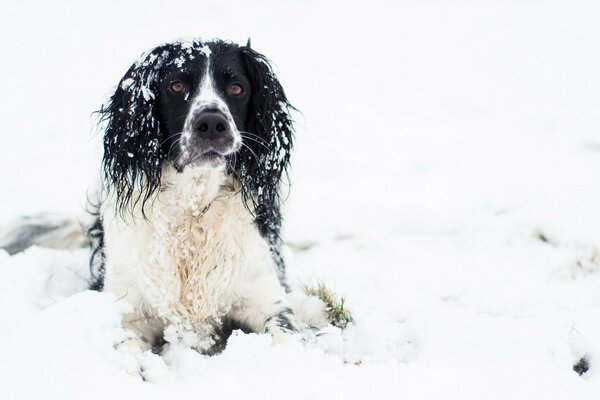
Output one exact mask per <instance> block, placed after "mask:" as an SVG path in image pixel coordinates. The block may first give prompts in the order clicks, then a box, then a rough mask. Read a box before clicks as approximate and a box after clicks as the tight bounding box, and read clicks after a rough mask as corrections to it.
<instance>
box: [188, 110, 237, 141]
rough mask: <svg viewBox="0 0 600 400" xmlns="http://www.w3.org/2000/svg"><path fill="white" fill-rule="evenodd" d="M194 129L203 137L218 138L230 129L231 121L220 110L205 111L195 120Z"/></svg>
mask: <svg viewBox="0 0 600 400" xmlns="http://www.w3.org/2000/svg"><path fill="white" fill-rule="evenodd" d="M194 131H195V132H196V134H197V135H198V136H199V137H201V138H203V139H218V138H221V137H223V136H225V135H226V134H227V132H228V131H229V122H227V118H225V116H224V115H223V114H221V113H219V112H203V113H202V114H200V115H199V116H198V117H197V118H196V120H195V121H194Z"/></svg>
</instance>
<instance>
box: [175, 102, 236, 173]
mask: <svg viewBox="0 0 600 400" xmlns="http://www.w3.org/2000/svg"><path fill="white" fill-rule="evenodd" d="M184 137H185V138H184V140H182V150H183V160H182V161H183V164H184V165H189V164H209V165H211V166H218V165H221V164H222V163H224V162H225V159H226V158H225V157H226V156H228V155H230V154H232V153H235V152H236V151H238V150H239V147H240V145H241V144H240V143H241V140H240V139H239V137H240V134H239V132H238V130H237V128H236V126H235V123H234V122H233V119H232V118H231V117H228V116H227V115H226V114H224V113H223V112H222V111H220V110H217V109H205V110H202V111H199V112H196V113H194V115H192V118H190V120H189V124H188V126H187V129H186V134H185V135H184Z"/></svg>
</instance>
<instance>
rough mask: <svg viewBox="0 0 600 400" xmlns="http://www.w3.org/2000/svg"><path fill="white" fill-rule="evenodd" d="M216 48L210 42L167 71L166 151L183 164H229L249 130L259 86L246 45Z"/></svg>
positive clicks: (162, 113)
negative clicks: (254, 81) (251, 74)
mask: <svg viewBox="0 0 600 400" xmlns="http://www.w3.org/2000/svg"><path fill="white" fill-rule="evenodd" d="M214 50H215V51H212V50H211V49H210V47H209V46H205V47H204V48H202V49H201V51H199V52H197V55H196V56H195V57H193V58H191V57H185V58H183V61H184V62H183V63H181V62H179V63H177V64H173V65H170V66H168V67H165V68H163V70H162V71H161V77H160V81H159V84H158V88H159V90H158V98H157V99H156V100H157V112H158V115H159V121H160V123H161V124H162V127H161V129H162V136H163V140H162V151H163V152H164V154H166V156H167V157H168V159H169V161H170V162H171V163H172V164H173V165H174V166H175V167H176V168H177V169H178V170H182V169H184V168H185V167H186V166H188V165H206V166H212V167H217V166H221V165H223V164H224V163H225V162H226V160H227V159H231V158H232V155H234V154H235V153H236V152H237V151H239V149H240V147H241V146H242V136H243V135H244V133H243V132H245V131H247V126H246V125H247V121H248V115H249V112H250V111H251V110H250V109H251V96H252V89H253V87H252V81H251V79H250V77H249V76H248V72H247V69H246V66H245V65H244V61H243V59H242V54H241V52H240V49H239V47H233V46H220V47H219V48H218V49H214Z"/></svg>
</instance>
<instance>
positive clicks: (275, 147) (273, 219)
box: [239, 47, 295, 276]
mask: <svg viewBox="0 0 600 400" xmlns="http://www.w3.org/2000/svg"><path fill="white" fill-rule="evenodd" d="M240 51H241V53H242V58H243V60H244V63H245V66H246V70H247V72H248V76H249V77H250V81H251V85H252V89H251V92H250V104H251V108H250V113H249V117H248V120H247V121H246V126H247V129H248V131H249V132H248V133H249V134H250V135H252V137H251V138H250V139H249V140H248V141H247V143H245V146H244V147H243V148H242V150H240V157H239V160H240V165H239V169H240V181H241V184H242V194H243V196H244V199H245V200H246V201H249V202H251V203H252V205H253V209H254V213H255V218H256V221H255V222H256V225H257V226H258V228H259V230H260V233H261V235H262V236H263V237H266V238H267V239H268V241H269V244H270V246H271V252H272V254H273V257H274V259H275V262H276V263H277V265H278V267H279V271H280V272H281V273H282V274H283V272H282V271H283V259H282V258H281V256H280V247H281V239H280V238H279V229H280V227H281V213H280V202H281V201H280V192H279V186H280V181H281V177H282V175H283V173H285V172H287V168H288V166H289V162H290V155H291V150H292V146H293V140H294V129H293V125H292V117H291V115H290V112H291V111H292V110H295V108H294V107H293V106H292V105H291V104H290V102H289V101H288V99H287V97H286V96H285V92H284V91H283V88H282V87H281V84H280V83H279V80H278V79H277V77H276V76H275V74H274V73H273V69H272V68H271V65H270V64H269V61H268V60H267V58H266V57H265V56H263V55H262V54H260V53H258V52H256V51H254V50H252V49H251V48H249V47H242V48H240ZM282 276H283V275H282Z"/></svg>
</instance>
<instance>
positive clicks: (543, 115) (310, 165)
mask: <svg viewBox="0 0 600 400" xmlns="http://www.w3.org/2000/svg"><path fill="white" fill-rule="evenodd" d="M0 9H1V12H0V49H1V52H2V63H1V64H0V88H1V90H0V110H1V115H2V118H0V132H1V135H2V136H1V137H2V140H1V142H0V143H1V145H0V168H1V171H3V172H2V173H1V174H0V188H1V189H0V191H1V193H2V194H1V196H0V198H1V200H0V222H5V221H8V220H9V219H11V218H13V217H15V216H17V215H23V214H30V213H35V212H39V211H57V212H69V213H77V212H78V210H79V209H80V207H81V206H82V204H83V202H84V197H85V191H86V189H87V187H88V186H89V184H90V183H91V182H93V181H94V179H95V176H96V173H97V172H98V169H99V168H98V165H99V159H100V146H99V140H98V137H97V136H94V124H93V119H92V118H91V116H90V114H91V113H92V111H94V110H96V109H98V108H99V106H100V104H101V102H102V101H103V100H104V99H105V98H106V96H107V95H108V94H109V93H110V91H111V88H112V87H113V86H114V85H115V84H116V83H117V81H118V79H119V78H120V77H121V76H122V74H123V73H124V71H125V70H126V69H127V67H128V66H129V65H130V64H131V63H132V62H133V61H134V60H135V59H136V58H137V56H138V55H139V54H140V53H141V52H142V51H143V50H145V49H147V48H149V47H152V46H153V45H155V44H158V43H160V42H163V41H167V40H171V39H175V38H180V37H193V36H202V37H204V38H211V37H220V38H229V39H232V40H234V41H237V42H245V40H246V38H247V37H248V36H250V37H251V38H252V43H253V47H254V48H255V49H257V50H259V51H261V52H263V53H265V54H266V55H268V56H269V57H270V58H271V59H272V60H273V61H274V63H275V64H276V67H277V72H278V74H279V77H280V79H281V81H282V82H283V85H284V87H285V88H286V90H287V92H288V95H289V97H290V98H291V100H292V101H293V102H294V104H295V105H296V106H297V107H298V108H299V109H300V110H301V111H302V115H299V116H298V118H297V119H298V134H297V149H296V150H297V151H296V157H295V160H294V171H293V172H294V173H293V189H292V194H291V196H290V198H289V201H288V202H287V208H288V209H287V219H286V231H285V237H286V238H287V240H288V242H289V244H290V246H289V247H288V248H287V250H286V251H287V258H288V260H289V274H290V277H291V280H292V281H293V282H295V283H298V284H300V283H311V282H316V281H324V282H325V283H326V284H327V285H328V286H330V287H331V288H333V289H334V290H335V291H336V292H338V293H339V294H343V295H345V296H346V298H347V305H348V307H349V308H350V310H351V311H352V313H353V315H354V318H355V323H354V324H353V325H351V326H350V327H348V328H347V329H346V330H345V331H343V332H341V333H340V332H339V331H336V330H335V329H330V330H329V332H328V333H327V334H325V335H322V336H320V337H319V340H318V342H317V343H311V344H309V345H306V346H302V345H301V344H298V343H289V344H285V345H280V346H272V345H271V344H270V339H269V337H268V336H264V335H243V334H239V335H235V336H233V337H232V338H231V339H230V342H229V344H228V347H227V349H226V350H225V351H224V352H223V353H222V354H220V355H218V356H215V357H205V356H201V355H199V354H197V353H195V352H193V351H191V350H189V349H185V348H179V347H174V348H173V349H171V350H170V351H169V353H168V354H165V355H164V357H162V358H161V357H159V356H157V355H148V356H147V357H146V360H145V367H146V375H147V376H146V377H147V379H148V381H146V382H143V381H142V380H141V379H139V378H135V377H132V376H130V375H128V374H127V373H126V372H125V371H124V368H125V366H126V365H125V363H126V360H124V359H123V358H122V357H121V356H120V355H119V354H117V352H116V351H114V350H113V344H114V343H116V342H118V341H119V340H120V338H122V337H123V335H124V331H123V329H122V328H121V327H120V317H121V314H122V313H123V312H126V311H127V309H128V306H127V304H125V303H124V302H123V301H120V300H118V299H115V298H114V297H112V296H111V295H109V294H106V293H96V292H90V291H87V290H85V288H86V278H87V270H86V268H87V257H88V254H87V252H86V251H85V250H79V251H71V252H70V251H59V250H48V249H41V248H32V249H30V250H28V251H26V252H25V253H23V254H19V255H15V256H13V257H10V256H8V255H7V254H6V253H3V252H0V315H1V316H2V317H1V321H2V322H1V324H0V343H2V344H3V346H2V349H3V350H2V354H1V355H0V399H7V400H12V399H42V398H43V399H82V398H86V399H87V398H94V399H95V398H98V399H107V398H115V399H121V398H123V399H124V398H129V399H131V398H133V399H142V398H143V399H149V400H150V399H188V398H189V399H196V398H207V397H211V398H212V397H215V396H218V397H219V398H232V399H233V398H246V399H271V398H284V399H294V398H298V399H300V398H302V399H309V398H310V399H312V398H315V399H337V398H339V399H347V398H361V399H379V398H390V399H402V398H407V399H569V400H571V399H597V398H600V180H598V176H599V172H600V73H599V71H600V3H599V2H595V1H589V2H578V1H571V0H566V1H527V2H516V1H515V2H491V1H473V2H453V1H401V2H392V1H368V2H364V1H363V2H353V1H339V2H334V1H331V2H318V1H302V0H277V1H275V0H273V1H270V2H268V1H266V2H250V1H236V2H232V1H212V2H208V1H207V2H203V1H198V0H186V1H177V2H175V1H161V2H148V1H142V0H130V1H116V0H113V1H105V2H100V1H97V2H91V1H85V2H84V1H76V0H71V1H21V2H9V1H3V2H2V5H1V7H0ZM542 238H543V239H545V240H541V239H542ZM582 356H586V357H587V359H589V362H590V370H589V371H588V372H587V373H586V374H584V375H583V376H578V375H577V374H576V373H575V372H574V371H573V370H572V367H573V364H574V363H576V362H577V361H578V360H579V359H580V358H581V357H582Z"/></svg>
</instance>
